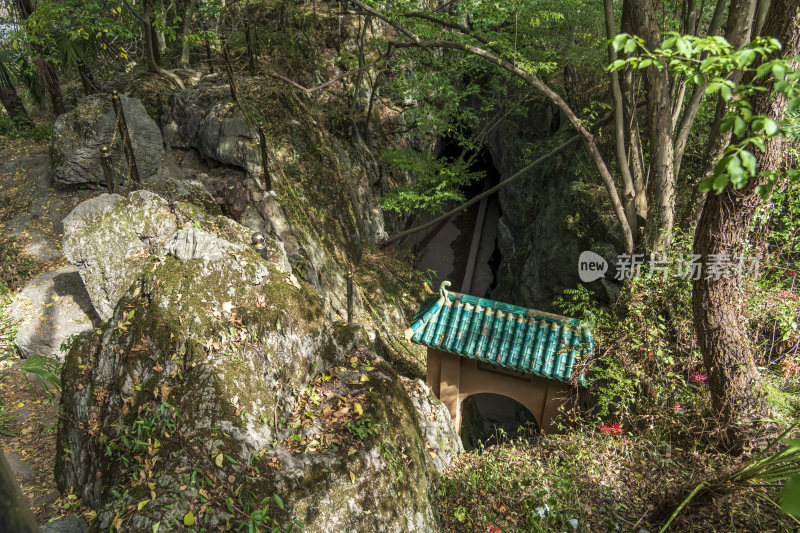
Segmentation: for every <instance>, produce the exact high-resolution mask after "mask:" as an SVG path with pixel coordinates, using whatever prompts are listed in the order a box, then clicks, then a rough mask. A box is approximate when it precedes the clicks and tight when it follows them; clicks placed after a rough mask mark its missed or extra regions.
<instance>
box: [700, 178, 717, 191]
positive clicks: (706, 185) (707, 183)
mask: <svg viewBox="0 0 800 533" xmlns="http://www.w3.org/2000/svg"><path fill="white" fill-rule="evenodd" d="M713 185H714V178H706V179H704V180H703V181H701V182H700V183H699V184H698V185H697V190H698V191H700V192H708V191H710V190H711V188H712V187H713Z"/></svg>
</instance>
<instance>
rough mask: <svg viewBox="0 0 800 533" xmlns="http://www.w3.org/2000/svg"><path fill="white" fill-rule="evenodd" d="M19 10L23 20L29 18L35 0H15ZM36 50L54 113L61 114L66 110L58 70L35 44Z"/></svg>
mask: <svg viewBox="0 0 800 533" xmlns="http://www.w3.org/2000/svg"><path fill="white" fill-rule="evenodd" d="M15 1H16V5H17V10H18V11H19V14H20V18H21V19H22V20H25V19H27V18H28V17H30V16H31V14H33V9H34V7H33V2H31V0H15ZM33 50H34V52H36V54H37V55H38V56H39V57H38V58H37V59H36V68H37V69H38V70H39V76H41V78H42V83H43V84H44V86H45V88H46V89H47V94H48V96H49V97H50V103H51V104H52V106H53V114H54V115H60V114H62V113H64V112H65V111H66V109H65V108H64V99H63V97H62V96H61V86H60V85H59V84H58V72H57V71H56V69H55V67H54V66H53V65H52V63H50V62H49V61H47V60H45V58H44V53H43V51H42V50H41V47H39V46H33Z"/></svg>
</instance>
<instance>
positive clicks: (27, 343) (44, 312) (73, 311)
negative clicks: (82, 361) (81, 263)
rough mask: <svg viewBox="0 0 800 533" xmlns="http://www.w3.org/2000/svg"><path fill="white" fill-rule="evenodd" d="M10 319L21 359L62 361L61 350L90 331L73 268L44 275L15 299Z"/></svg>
mask: <svg viewBox="0 0 800 533" xmlns="http://www.w3.org/2000/svg"><path fill="white" fill-rule="evenodd" d="M9 316H10V317H11V320H12V321H13V322H14V323H15V324H16V329H17V331H16V334H15V335H14V344H15V345H16V347H17V350H18V351H19V353H20V355H21V356H22V357H29V356H31V355H33V354H39V355H44V356H46V357H50V358H59V359H62V360H63V359H64V353H63V352H62V351H61V346H62V345H64V344H69V340H70V338H71V337H72V336H73V335H77V334H79V333H82V332H84V331H87V330H90V329H92V317H94V316H95V313H94V309H93V308H92V303H91V301H90V300H89V295H88V294H87V293H86V289H85V288H84V286H83V282H82V281H81V278H80V276H79V275H78V271H77V269H76V268H75V267H73V266H68V267H64V268H61V269H59V270H53V271H51V272H46V273H44V274H42V275H41V276H38V277H36V278H34V279H33V280H31V281H30V282H28V284H27V285H25V287H24V288H23V289H22V290H21V291H20V292H19V293H18V294H17V295H16V297H15V298H14V302H13V303H12V304H11V309H10V313H9Z"/></svg>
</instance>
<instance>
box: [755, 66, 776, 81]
mask: <svg viewBox="0 0 800 533" xmlns="http://www.w3.org/2000/svg"><path fill="white" fill-rule="evenodd" d="M770 70H772V64H771V63H762V64H761V65H759V66H758V68H757V69H756V79H758V78H763V77H764V76H766V75H767V72H769V71H770Z"/></svg>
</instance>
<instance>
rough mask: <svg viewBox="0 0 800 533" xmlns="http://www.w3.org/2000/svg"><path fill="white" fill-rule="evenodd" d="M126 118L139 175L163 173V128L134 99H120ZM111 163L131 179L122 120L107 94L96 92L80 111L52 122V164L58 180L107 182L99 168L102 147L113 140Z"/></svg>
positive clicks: (148, 175) (61, 181)
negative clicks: (118, 122) (123, 149)
mask: <svg viewBox="0 0 800 533" xmlns="http://www.w3.org/2000/svg"><path fill="white" fill-rule="evenodd" d="M120 101H121V102H122V109H123V112H124V114H125V120H126V122H127V124H128V130H129V131H130V137H131V143H132V145H133V152H134V155H135V156H136V166H137V168H138V171H139V177H140V178H141V179H146V178H148V177H150V176H152V175H153V174H154V173H155V172H156V170H157V169H158V166H159V163H160V161H161V156H162V155H163V154H164V147H163V144H162V140H161V131H160V130H159V128H158V125H157V124H156V123H155V121H153V119H152V118H150V116H149V115H148V114H147V111H146V110H145V108H144V106H143V105H142V103H141V102H140V101H139V100H137V99H135V98H128V97H126V96H124V95H120ZM112 140H114V141H115V142H114V144H113V145H112V147H111V165H112V168H113V169H118V175H119V176H127V175H128V164H127V161H126V160H125V156H124V153H123V151H122V142H121V138H120V134H119V132H118V130H117V121H116V117H115V115H114V109H113V106H112V104H111V96H110V95H108V94H93V95H90V96H87V97H86V98H84V99H82V100H81V101H80V102H79V103H78V105H77V107H76V108H75V109H73V110H72V111H70V112H69V113H65V114H63V115H60V116H59V117H58V118H57V119H56V121H55V124H53V136H52V141H51V144H50V166H51V168H52V171H53V177H54V179H55V181H56V182H58V183H62V184H66V185H75V184H82V183H101V184H105V177H104V175H103V169H102V167H101V165H100V148H101V147H103V146H108V145H109V143H111V141H112Z"/></svg>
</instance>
